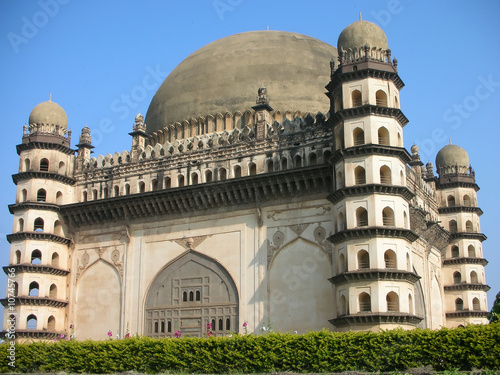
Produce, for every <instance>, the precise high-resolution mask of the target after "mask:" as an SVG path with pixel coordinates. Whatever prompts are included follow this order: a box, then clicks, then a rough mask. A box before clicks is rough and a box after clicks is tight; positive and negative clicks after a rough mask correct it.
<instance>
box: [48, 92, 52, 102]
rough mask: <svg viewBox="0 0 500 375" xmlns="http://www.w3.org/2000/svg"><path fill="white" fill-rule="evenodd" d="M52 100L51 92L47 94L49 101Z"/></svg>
mask: <svg viewBox="0 0 500 375" xmlns="http://www.w3.org/2000/svg"><path fill="white" fill-rule="evenodd" d="M51 101H52V93H50V94H49V102H51Z"/></svg>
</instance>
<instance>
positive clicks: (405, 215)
mask: <svg viewBox="0 0 500 375" xmlns="http://www.w3.org/2000/svg"><path fill="white" fill-rule="evenodd" d="M403 226H404V227H405V228H408V214H407V213H406V211H403Z"/></svg>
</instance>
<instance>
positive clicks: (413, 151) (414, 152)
mask: <svg viewBox="0 0 500 375" xmlns="http://www.w3.org/2000/svg"><path fill="white" fill-rule="evenodd" d="M410 151H411V154H412V155H413V156H416V155H418V152H419V151H420V148H419V147H418V146H417V145H413V146H411V149H410Z"/></svg>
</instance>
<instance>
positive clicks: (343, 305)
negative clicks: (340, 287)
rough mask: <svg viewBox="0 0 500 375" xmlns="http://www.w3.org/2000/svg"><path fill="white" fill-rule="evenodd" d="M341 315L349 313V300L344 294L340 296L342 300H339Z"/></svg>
mask: <svg viewBox="0 0 500 375" xmlns="http://www.w3.org/2000/svg"><path fill="white" fill-rule="evenodd" d="M339 302H340V303H339V305H340V306H339V315H340V316H342V315H346V314H347V301H346V298H345V296H344V295H341V296H340V301H339Z"/></svg>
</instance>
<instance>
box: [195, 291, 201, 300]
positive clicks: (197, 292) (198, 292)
mask: <svg viewBox="0 0 500 375" xmlns="http://www.w3.org/2000/svg"><path fill="white" fill-rule="evenodd" d="M196 301H201V293H200V291H199V290H197V291H196Z"/></svg>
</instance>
